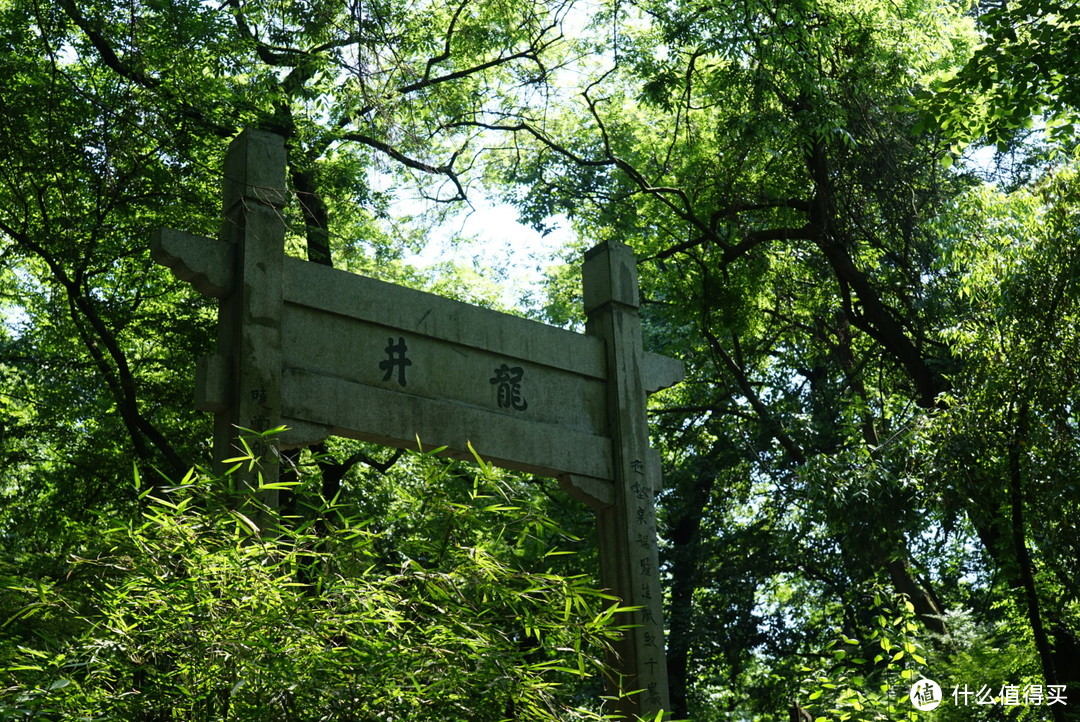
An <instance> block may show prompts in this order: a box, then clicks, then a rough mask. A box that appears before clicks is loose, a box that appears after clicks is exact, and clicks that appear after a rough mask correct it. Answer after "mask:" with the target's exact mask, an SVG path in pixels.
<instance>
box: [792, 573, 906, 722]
mask: <svg viewBox="0 0 1080 722" xmlns="http://www.w3.org/2000/svg"><path fill="white" fill-rule="evenodd" d="M867 601H869V602H870V603H869V604H866V605H864V606H863V611H864V612H865V613H866V614H867V615H868V619H867V624H866V625H865V628H864V629H862V630H859V631H858V632H855V634H857V636H849V635H847V634H843V633H841V634H840V635H838V636H837V637H836V638H835V639H833V640H831V641H830V642H829V643H828V644H826V645H825V647H824V649H822V650H821V651H820V652H819V653H818V655H811V656H821V657H822V658H826V659H828V658H830V657H831V659H830V660H829V663H828V664H825V665H822V666H820V667H818V668H817V669H814V668H810V667H804V668H803V669H802V670H801V671H802V672H806V673H809V674H810V676H809V677H807V679H806V681H804V683H803V686H802V688H801V689H800V698H801V699H805V700H807V702H808V703H809V704H807V709H808V710H809V711H810V712H812V713H813V716H814V718H815V722H826V721H828V720H837V721H838V722H844V721H845V720H860V721H862V720H910V721H911V722H916V720H918V719H919V715H918V712H916V711H915V710H914V709H912V706H911V702H910V701H909V700H908V690H909V689H910V688H911V685H912V684H913V683H915V682H917V681H918V680H919V679H921V678H922V677H923V674H922V670H923V669H924V668H925V666H926V658H925V657H924V656H923V655H924V654H925V651H924V647H923V645H922V644H920V643H919V641H918V636H919V630H920V627H921V625H919V624H918V621H917V619H916V616H915V606H914V605H913V604H912V603H911V602H909V601H908V600H907V599H905V598H903V597H896V598H894V599H889V598H888V597H884V596H882V593H881V592H875V593H873V594H870V595H868V600H867Z"/></svg>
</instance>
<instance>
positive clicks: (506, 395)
mask: <svg viewBox="0 0 1080 722" xmlns="http://www.w3.org/2000/svg"><path fill="white" fill-rule="evenodd" d="M524 375H525V369H523V368H521V367H520V366H514V367H513V368H511V367H509V366H507V365H506V364H502V365H501V366H499V368H497V369H495V375H494V376H493V377H492V378H491V383H493V384H498V385H499V387H498V390H497V394H498V400H499V406H500V407H501V408H504V409H513V410H514V411H524V410H525V409H527V408H529V404H528V403H526V402H525V399H523V398H521V377H522V376H524Z"/></svg>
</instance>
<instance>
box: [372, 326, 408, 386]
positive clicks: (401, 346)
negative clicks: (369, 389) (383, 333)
mask: <svg viewBox="0 0 1080 722" xmlns="http://www.w3.org/2000/svg"><path fill="white" fill-rule="evenodd" d="M408 350H409V347H408V346H406V345H405V339H404V338H402V337H401V336H398V342H397V343H396V344H395V343H394V339H392V338H388V339H386V360H385V361H380V362H379V368H380V369H382V370H383V371H385V372H386V375H385V376H383V381H389V380H390V377H391V376H392V375H393V374H394V367H395V366H397V370H398V373H397V382H398V383H399V384H400V385H402V386H404V385H405V367H406V366H412V361H410V360H409V359H407V358H405V352H406V351H408Z"/></svg>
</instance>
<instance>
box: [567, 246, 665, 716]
mask: <svg viewBox="0 0 1080 722" xmlns="http://www.w3.org/2000/svg"><path fill="white" fill-rule="evenodd" d="M582 275H583V291H584V297H585V313H586V316H587V318H588V321H587V324H586V333H588V334H589V335H592V336H597V337H599V338H602V339H603V340H604V341H605V344H606V347H607V387H608V392H607V393H608V399H607V404H608V418H609V423H610V427H609V436H610V437H611V439H612V444H613V457H614V468H615V480H614V481H615V484H614V503H613V504H612V505H611V506H609V507H607V508H604V509H601V510H599V511H598V517H599V518H598V521H599V546H600V566H601V583H602V584H603V585H604V586H605V587H606V588H608V589H609V590H611V591H612V592H613V593H614V594H615V595H617V596H618V597H619V598H620V599H621V600H622V603H623V605H624V606H636V607H640V609H638V610H637V611H634V612H631V613H626V614H624V615H621V618H620V620H619V621H620V622H621V623H623V624H630V625H634V626H633V627H632V628H630V629H629V630H628V631H627V632H626V633H625V634H624V636H623V639H622V640H621V643H620V644H619V645H617V647H616V649H615V652H616V654H617V655H618V659H616V660H613V661H614V666H615V668H616V669H618V670H621V671H622V673H623V675H624V678H623V679H622V680H621V685H622V689H623V690H624V691H632V690H641V691H640V692H639V693H638V694H635V695H633V696H632V697H630V698H629V700H627V701H625V702H624V703H623V704H622V705H621V706H620V708H619V711H620V712H622V713H623V714H626V715H628V716H631V715H639V716H642V717H644V718H646V719H649V720H651V719H652V718H653V717H654V716H655V715H656V713H657V712H658V711H660V710H667V709H668V708H669V699H668V679H667V660H666V656H665V652H664V624H663V605H662V597H661V591H660V579H659V553H658V549H657V543H656V512H655V508H654V497H655V490H656V489H659V488H661V485H660V483H659V482H660V480H659V479H658V478H652V477H653V476H656V475H658V474H659V464H655V463H650V461H651V459H650V455H651V450H650V449H649V428H648V421H647V418H646V390H645V383H644V377H643V372H644V368H643V366H644V354H643V350H642V343H641V321H640V319H639V318H638V306H639V298H638V279H637V267H636V265H635V261H634V254H633V251H632V250H631V249H630V247H629V246H627V245H625V244H622V243H614V242H611V241H608V242H606V243H603V244H600V245H599V246H596V247H594V248H592V249H591V250H589V251H588V252H587V253H586V254H585V263H584V266H583V269H582ZM618 684H620V681H619V680H613V683H612V685H611V686H612V687H613V688H612V689H611V691H613V692H614V691H617V685H618ZM630 718H631V719H633V717H632V716H631V717H630Z"/></svg>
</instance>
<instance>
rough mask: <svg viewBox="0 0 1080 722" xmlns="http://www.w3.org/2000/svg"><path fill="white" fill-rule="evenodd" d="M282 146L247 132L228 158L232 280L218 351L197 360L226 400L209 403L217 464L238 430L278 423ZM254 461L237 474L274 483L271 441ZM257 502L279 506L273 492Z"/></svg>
mask: <svg viewBox="0 0 1080 722" xmlns="http://www.w3.org/2000/svg"><path fill="white" fill-rule="evenodd" d="M285 166H286V159H285V145H284V141H283V140H282V138H281V137H280V136H277V135H273V134H271V133H266V132H262V131H252V130H246V131H244V132H243V133H241V134H240V135H239V136H238V137H237V138H236V139H235V140H233V142H232V143H231V144H230V146H229V150H228V153H227V155H226V158H225V178H224V187H223V193H224V212H225V220H224V227H223V229H222V239H223V240H224V241H225V242H226V243H227V244H228V250H229V254H230V256H231V258H232V272H233V277H232V279H231V282H230V284H229V286H230V290H229V293H228V294H227V295H226V296H225V297H224V299H223V300H222V302H221V306H220V307H219V310H218V341H217V354H216V355H215V356H210V357H208V358H207V359H204V360H203V361H202V362H201V363H200V368H199V373H200V375H201V376H202V380H201V383H200V385H201V386H214V385H222V386H223V387H224V388H223V391H224V400H223V403H218V404H216V405H215V407H214V408H212V409H210V410H213V411H215V412H216V413H215V416H214V462H215V465H216V471H218V472H221V471H222V470H224V468H225V466H226V465H225V464H224V460H225V459H228V458H232V457H236V456H238V455H239V453H238V451H237V450H238V449H240V448H242V447H241V444H240V440H239V439H240V436H242V435H243V434H244V432H243V431H241V429H251V430H253V431H265V430H267V429H271V428H274V427H276V426H279V425H280V424H281V367H282V362H281V355H282V341H281V314H282V268H283V264H284V260H285V222H284V219H283V218H282V215H281V209H282V207H284V205H285V202H286V200H287V197H288V196H287V192H286V187H285ZM252 450H253V451H254V452H255V453H256V455H257V457H258V461H257V463H256V464H255V466H254V468H252V469H250V470H248V467H247V466H246V465H245V466H244V468H243V470H242V471H241V472H240V473H241V476H242V478H243V479H244V480H245V481H246V482H247V483H249V484H251V485H252V486H255V485H257V483H258V479H259V476H260V475H261V477H262V479H263V480H264V481H266V482H276V481H277V475H278V460H279V455H278V450H277V444H276V442H275V441H270V442H269V443H260V444H257V448H253V449H252ZM260 498H261V500H262V501H263V502H264V503H266V504H268V505H271V506H274V505H276V503H277V492H265V493H264V494H263V495H262V496H261V497H260Z"/></svg>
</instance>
